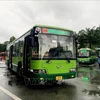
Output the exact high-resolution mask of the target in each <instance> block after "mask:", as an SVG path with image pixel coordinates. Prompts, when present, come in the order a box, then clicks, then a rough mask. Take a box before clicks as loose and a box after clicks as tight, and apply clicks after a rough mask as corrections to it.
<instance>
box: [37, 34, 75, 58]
mask: <svg viewBox="0 0 100 100" xmlns="http://www.w3.org/2000/svg"><path fill="white" fill-rule="evenodd" d="M39 51H40V57H41V58H42V59H48V58H50V59H55V58H56V59H59V58H61V59H65V58H74V57H75V54H74V53H73V37H66V36H58V35H49V34H48V35H45V34H39Z"/></svg>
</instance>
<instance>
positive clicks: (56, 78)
mask: <svg viewBox="0 0 100 100" xmlns="http://www.w3.org/2000/svg"><path fill="white" fill-rule="evenodd" d="M75 77H76V72H70V73H64V74H63V73H62V74H32V75H31V78H33V79H34V80H40V81H43V80H44V81H47V80H51V81H59V80H60V81H61V80H63V79H70V78H75Z"/></svg>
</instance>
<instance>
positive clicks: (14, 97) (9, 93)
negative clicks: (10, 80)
mask: <svg viewBox="0 0 100 100" xmlns="http://www.w3.org/2000/svg"><path fill="white" fill-rule="evenodd" d="M0 90H2V91H3V92H5V93H6V94H8V95H9V96H10V97H12V98H13V99H14V100H22V99H20V98H19V97H17V96H16V95H14V94H12V93H11V92H9V91H8V90H6V89H5V88H3V87H2V86H0Z"/></svg>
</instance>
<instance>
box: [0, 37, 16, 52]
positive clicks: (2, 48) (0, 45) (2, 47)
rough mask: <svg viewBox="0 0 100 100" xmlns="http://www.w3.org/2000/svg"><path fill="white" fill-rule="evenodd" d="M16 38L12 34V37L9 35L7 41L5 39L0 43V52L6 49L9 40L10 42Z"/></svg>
mask: <svg viewBox="0 0 100 100" xmlns="http://www.w3.org/2000/svg"><path fill="white" fill-rule="evenodd" d="M15 39H16V38H15V37H14V36H12V37H10V40H9V41H5V42H4V43H1V44H0V52H5V51H6V46H7V45H8V44H9V43H10V42H12V41H14V40H15Z"/></svg>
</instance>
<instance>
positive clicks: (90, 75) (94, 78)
mask: <svg viewBox="0 0 100 100" xmlns="http://www.w3.org/2000/svg"><path fill="white" fill-rule="evenodd" d="M77 77H78V78H81V79H82V80H85V81H90V82H91V83H97V84H100V69H99V68H97V67H95V66H85V67H83V66H81V67H78V68H77Z"/></svg>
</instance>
